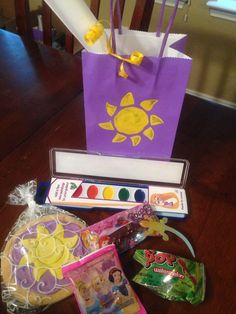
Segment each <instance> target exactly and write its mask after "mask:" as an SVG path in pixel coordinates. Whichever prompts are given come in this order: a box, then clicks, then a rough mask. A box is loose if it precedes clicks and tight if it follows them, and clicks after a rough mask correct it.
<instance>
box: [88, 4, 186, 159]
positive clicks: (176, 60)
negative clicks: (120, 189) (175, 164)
mask: <svg viewBox="0 0 236 314" xmlns="http://www.w3.org/2000/svg"><path fill="white" fill-rule="evenodd" d="M178 2H179V1H176V6H175V9H174V13H173V14H172V16H171V18H170V21H169V24H168V27H167V30H166V32H165V33H164V34H161V35H160V36H159V37H156V38H154V36H153V33H152V34H148V33H146V35H145V33H144V32H140V33H139V34H138V32H137V31H131V30H129V31H125V33H124V34H121V35H119V34H118V35H117V34H116V33H117V32H115V31H114V32H113V33H114V34H116V36H115V39H116V40H117V41H116V45H115V46H116V52H114V51H113V53H112V54H94V53H90V52H87V51H84V52H83V53H82V62H83V82H84V103H85V125H86V142H87V149H88V150H91V151H99V152H103V153H108V154H116V155H119V154H120V155H125V156H142V157H164V158H168V157H170V156H171V153H172V148H173V144H174V140H175V134H176V130H177V126H178V121H179V117H180V113H181V109H182V103H183V98H184V95H185V90H186V86H187V82H188V78H189V73H190V69H191V64H192V60H191V58H189V57H188V56H186V55H184V54H183V52H182V48H183V45H182V44H181V43H180V42H181V41H183V40H184V37H181V36H176V37H177V38H176V40H175V39H174V36H172V37H171V38H170V37H169V33H170V29H171V26H172V24H173V21H174V18H175V15H176V11H177V5H178ZM111 33H112V31H111ZM153 39H156V43H155V41H154V40H153ZM175 44H176V46H177V48H178V46H179V48H180V50H176V49H174V48H173V47H174V46H175ZM147 45H148V48H147ZM144 48H145V49H144ZM147 50H148V53H147ZM108 52H109V49H108ZM137 59H138V60H137ZM140 59H141V60H140ZM127 60H128V61H127ZM133 61H134V62H133ZM120 74H121V75H120Z"/></svg>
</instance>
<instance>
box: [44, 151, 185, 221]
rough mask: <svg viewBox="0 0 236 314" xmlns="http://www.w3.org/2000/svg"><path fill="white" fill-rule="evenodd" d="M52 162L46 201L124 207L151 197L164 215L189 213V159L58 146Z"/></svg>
mask: <svg viewBox="0 0 236 314" xmlns="http://www.w3.org/2000/svg"><path fill="white" fill-rule="evenodd" d="M50 168H51V174H52V177H51V181H50V183H49V184H48V185H47V186H46V187H45V186H44V190H45V191H44V192H45V194H46V195H44V202H45V203H46V204H52V205H57V206H61V207H75V208H78V209H89V208H105V209H111V210H114V209H116V210H122V209H123V210H125V209H128V208H131V207H134V206H136V205H139V204H142V203H145V202H147V203H149V204H150V205H151V206H152V208H153V209H154V210H155V211H156V212H157V213H158V215H159V216H166V217H176V218H184V217H185V216H186V215H187V214H188V206H187V200H186V193H185V190H184V186H185V183H186V180H187V174H188V168H189V163H188V161H187V160H182V159H181V160H180V159H169V160H163V159H162V160H161V159H144V158H133V157H123V156H113V155H112V156H109V155H101V154H99V153H91V152H87V151H81V150H70V149H58V148H53V149H52V150H51V151H50ZM39 187H40V185H39ZM41 189H43V188H42V184H41ZM41 203H42V202H41Z"/></svg>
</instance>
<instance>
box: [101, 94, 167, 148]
mask: <svg viewBox="0 0 236 314" xmlns="http://www.w3.org/2000/svg"><path fill="white" fill-rule="evenodd" d="M157 102H158V100H157V99H148V100H144V101H142V102H141V103H140V104H139V106H140V107H137V106H135V100H134V96H133V94H132V93H131V92H128V93H127V94H125V95H124V97H123V98H122V99H121V102H120V107H121V108H118V107H117V106H114V105H112V104H110V103H109V102H107V103H106V111H107V114H108V115H109V116H110V117H113V120H112V121H111V120H110V121H107V122H102V123H99V124H98V125H99V126H100V128H102V129H105V130H108V131H116V134H115V136H114V137H113V139H112V142H113V143H122V142H124V141H125V140H126V139H127V138H128V137H129V138H130V140H131V142H132V145H133V146H137V145H139V143H140V142H141V134H143V135H145V136H146V137H147V138H148V139H149V140H153V138H154V135H155V133H154V130H153V128H152V126H155V125H158V124H162V123H164V121H163V120H162V119H161V118H160V117H159V116H157V115H154V114H151V115H149V114H148V112H149V111H151V110H152V109H153V108H154V106H155V105H156V103H157Z"/></svg>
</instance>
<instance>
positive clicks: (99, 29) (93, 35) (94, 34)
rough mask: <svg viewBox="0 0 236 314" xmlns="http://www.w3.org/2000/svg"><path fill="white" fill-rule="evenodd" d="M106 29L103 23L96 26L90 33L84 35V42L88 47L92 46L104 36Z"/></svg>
mask: <svg viewBox="0 0 236 314" xmlns="http://www.w3.org/2000/svg"><path fill="white" fill-rule="evenodd" d="M103 32H104V27H103V25H102V23H99V22H98V23H96V24H94V25H93V26H92V27H91V28H90V29H89V31H88V32H87V33H86V34H85V35H84V40H85V42H86V44H87V45H88V46H92V45H94V44H95V42H96V41H97V40H98V39H99V38H100V37H101V36H102V34H103Z"/></svg>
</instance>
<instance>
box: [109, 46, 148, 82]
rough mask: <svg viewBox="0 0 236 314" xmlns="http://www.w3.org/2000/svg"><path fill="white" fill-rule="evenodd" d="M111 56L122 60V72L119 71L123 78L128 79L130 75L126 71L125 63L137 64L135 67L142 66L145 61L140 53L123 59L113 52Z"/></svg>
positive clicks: (136, 52)
mask: <svg viewBox="0 0 236 314" xmlns="http://www.w3.org/2000/svg"><path fill="white" fill-rule="evenodd" d="M109 54H110V55H111V56H113V57H115V58H117V59H119V60H122V63H121V65H120V71H119V75H120V76H121V77H123V78H127V77H128V74H127V73H126V71H125V67H124V63H125V62H128V63H131V64H135V65H140V64H141V63H142V61H143V57H144V55H143V54H142V53H141V52H139V51H134V52H133V53H132V54H131V55H130V57H129V58H123V57H121V56H119V55H118V54H116V53H113V52H109Z"/></svg>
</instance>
